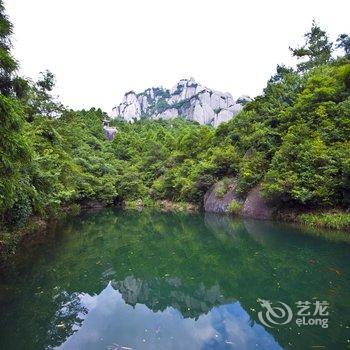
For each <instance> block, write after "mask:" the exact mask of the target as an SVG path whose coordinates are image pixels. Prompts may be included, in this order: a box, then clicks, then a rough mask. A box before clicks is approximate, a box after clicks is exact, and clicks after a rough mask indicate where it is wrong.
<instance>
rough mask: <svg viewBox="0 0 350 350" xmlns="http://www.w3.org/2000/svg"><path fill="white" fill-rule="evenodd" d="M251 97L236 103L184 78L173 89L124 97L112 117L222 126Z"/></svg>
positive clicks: (231, 98)
mask: <svg viewBox="0 0 350 350" xmlns="http://www.w3.org/2000/svg"><path fill="white" fill-rule="evenodd" d="M250 100H251V99H250V98H249V97H248V96H241V97H239V98H238V99H237V100H234V99H233V97H232V95H231V94H230V93H228V92H225V93H223V92H220V91H217V90H213V89H210V88H207V87H205V86H204V85H201V84H199V83H197V82H196V80H195V79H194V78H190V79H181V80H180V81H179V82H178V83H177V84H176V85H175V86H173V87H172V88H171V89H166V88H163V87H162V86H158V87H152V88H148V89H146V90H144V91H143V92H140V93H136V92H135V91H133V90H131V91H128V92H127V93H125V94H124V99H123V101H122V102H121V103H120V104H119V105H118V106H116V107H114V108H113V110H112V118H117V117H121V118H123V119H125V120H127V121H130V122H133V121H134V120H138V119H140V118H141V117H146V118H150V119H172V118H176V117H180V116H181V117H183V118H185V119H186V120H190V121H197V122H198V123H200V124H207V125H213V126H218V125H219V124H221V123H222V122H225V121H228V120H230V119H232V118H233V117H234V116H235V115H236V114H238V113H239V112H240V111H241V110H242V108H243V105H244V103H246V102H248V101H250Z"/></svg>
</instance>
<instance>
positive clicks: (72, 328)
mask: <svg viewBox="0 0 350 350" xmlns="http://www.w3.org/2000/svg"><path fill="white" fill-rule="evenodd" d="M349 248H350V245H349V244H348V243H346V242H336V241H335V242H332V241H329V240H326V239H322V238H317V237H314V236H311V235H309V234H305V232H302V231H301V230H300V229H297V228H294V227H292V226H288V225H282V224H276V223H272V222H266V221H250V220H249V221H242V220H233V219H230V218H227V217H223V216H216V215H208V214H167V213H158V212H148V211H143V212H141V213H138V212H127V211H124V212H123V211H115V210H103V211H101V212H98V213H88V214H87V213H86V214H83V215H81V216H79V217H75V218H73V219H72V218H71V219H69V220H66V222H64V223H61V224H60V225H59V226H58V227H56V228H55V229H52V230H51V232H50V234H49V235H48V236H46V237H43V238H42V242H38V241H36V245H33V246H32V247H27V248H26V249H24V250H23V252H22V253H21V257H20V259H21V260H20V261H16V263H15V264H13V265H11V266H9V267H8V268H7V269H6V270H5V271H2V272H1V275H0V349H6V350H11V349H26V350H27V349H35V350H37V349H74V350H79V349H82V350H89V349H106V350H107V349H152V350H153V349H186V350H187V349H238V350H245V349H268V350H274V349H297V350H301V349H337V350H338V349H347V348H349V349H350V254H349V251H350V250H349ZM259 299H264V300H269V301H271V302H273V303H276V302H278V301H281V302H283V303H285V304H287V305H288V306H289V307H290V309H291V311H292V313H293V316H292V319H291V321H290V322H288V323H286V324H274V325H273V327H272V328H270V327H269V326H270V325H272V324H271V323H268V321H266V320H267V318H266V315H267V314H266V312H264V313H262V316H263V320H265V323H266V324H264V323H263V322H262V321H261V320H260V319H259V317H258V314H259V312H263V311H264V310H265V309H264V308H263V307H262V305H261V304H260V303H259V302H258V300H259ZM298 301H310V302H311V303H312V304H311V307H310V309H309V310H311V311H312V312H314V311H315V306H314V305H313V304H314V303H316V302H317V301H327V302H328V303H329V308H328V311H329V315H328V316H327V319H328V324H329V327H328V328H322V327H321V326H320V325H313V326H311V325H302V326H300V327H299V326H297V325H296V323H295V320H296V318H297V317H298V316H297V315H296V314H297V311H298V310H300V309H298V308H297V306H296V304H295V303H296V302H298ZM272 305H273V306H276V305H277V304H272ZM279 305H280V306H281V304H279ZM283 310H284V309H283ZM283 310H282V311H283ZM273 311H275V312H277V316H278V317H279V316H281V317H280V318H277V319H276V318H275V319H274V320H275V321H276V322H277V323H283V322H284V321H285V319H283V317H282V316H283V315H282V311H281V314H278V312H279V311H278V310H277V309H273ZM324 311H325V310H324ZM325 312H326V311H325ZM288 315H289V314H287V316H288ZM270 316H271V317H272V314H270ZM311 317H312V315H311ZM315 317H317V315H316V316H315ZM309 318H310V317H309ZM309 318H308V317H307V319H309ZM322 318H325V316H323V317H322Z"/></svg>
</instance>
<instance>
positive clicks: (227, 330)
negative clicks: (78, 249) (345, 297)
mask: <svg viewBox="0 0 350 350" xmlns="http://www.w3.org/2000/svg"><path fill="white" fill-rule="evenodd" d="M113 285H119V286H123V287H122V288H123V291H122V292H120V291H118V289H114V287H113ZM126 285H127V286H129V288H132V290H133V291H132V292H131V293H132V294H131V295H130V294H125V286H126ZM137 285H138V283H137V281H136V280H135V279H134V278H133V277H132V276H129V277H128V278H127V280H126V281H123V282H119V283H114V284H112V283H109V284H108V285H107V287H106V288H105V289H104V290H103V291H102V292H101V293H100V294H99V295H94V296H90V295H89V294H81V295H80V296H79V299H80V304H81V308H82V309H86V310H87V313H83V314H80V315H79V317H81V318H83V319H84V322H83V323H82V326H81V328H79V330H78V331H77V332H76V333H74V334H73V335H71V336H70V337H69V338H68V339H67V340H66V341H65V342H64V343H63V344H62V345H61V346H59V347H58V349H119V348H123V347H124V349H125V348H132V349H179V348H181V349H189V350H190V349H226V348H227V349H241V350H245V349H253V348H257V349H271V350H273V349H281V347H280V346H279V345H278V344H277V342H276V341H275V340H274V339H273V337H272V336H271V335H270V334H269V333H267V332H266V331H265V330H264V328H263V327H262V326H260V325H257V324H251V320H250V317H249V315H248V314H247V313H246V312H245V311H244V309H243V308H242V306H241V305H240V303H239V302H234V303H230V304H223V305H220V306H217V307H212V308H211V310H210V312H208V310H206V306H205V307H204V311H205V312H204V313H203V314H202V315H201V316H199V317H197V319H194V318H185V317H183V315H182V314H181V312H179V310H178V309H177V308H174V307H171V306H169V307H167V308H166V309H165V310H163V311H153V310H152V309H149V308H148V307H147V306H146V305H144V304H142V303H137V302H136V301H135V297H136V298H138V296H139V295H140V293H141V291H142V290H143V292H145V290H144V289H142V288H141V289H140V288H138V287H137ZM215 289H216V288H214V290H215ZM129 290H130V289H129ZM141 294H142V293H141ZM146 294H147V292H146ZM214 294H215V292H214ZM125 298H126V301H127V302H125V300H124V299H125ZM144 298H145V296H142V297H140V299H144ZM146 298H147V297H146ZM209 298H210V296H209ZM130 301H131V304H129V302H130ZM180 302H183V299H182V298H180ZM212 302H214V299H213V300H212ZM133 303H134V304H133ZM186 305H188V308H189V309H190V308H194V309H197V310H198V301H197V300H195V299H192V300H191V299H190V298H188V299H187V300H186ZM65 307H66V306H65ZM130 332H132V334H130Z"/></svg>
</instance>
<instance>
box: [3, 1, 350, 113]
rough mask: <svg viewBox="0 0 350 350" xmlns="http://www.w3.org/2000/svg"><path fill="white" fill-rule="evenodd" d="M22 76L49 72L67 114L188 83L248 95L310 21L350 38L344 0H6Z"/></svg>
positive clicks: (286, 57) (349, 8) (349, 4)
mask: <svg viewBox="0 0 350 350" xmlns="http://www.w3.org/2000/svg"><path fill="white" fill-rule="evenodd" d="M4 2H5V6H6V9H7V13H8V14H9V16H10V19H11V21H12V22H13V24H14V32H15V35H14V40H13V43H14V54H15V57H16V58H17V59H18V60H19V62H20V65H21V73H22V74H24V75H26V76H28V77H31V78H34V79H35V78H36V77H37V75H38V73H39V72H40V71H43V70H45V69H49V70H51V71H52V72H53V73H55V74H56V78H57V93H58V94H59V95H60V98H61V100H62V102H63V103H64V104H66V105H68V106H69V107H72V108H89V107H91V106H96V107H101V108H103V109H104V110H105V111H106V112H110V111H111V109H112V107H113V106H114V105H116V104H118V103H119V102H120V101H121V99H122V97H123V95H124V92H126V91H129V90H135V91H142V90H144V89H145V88H147V87H151V86H159V85H162V86H164V87H172V86H173V85H175V83H176V82H177V81H178V80H180V79H181V78H189V77H191V76H193V77H194V78H195V79H196V80H197V81H198V82H200V83H202V84H203V85H206V86H208V87H210V88H214V89H217V90H220V91H224V92H225V91H228V92H231V93H232V95H233V96H234V97H238V96H239V95H242V94H248V95H250V96H255V95H257V94H259V93H260V92H261V90H262V88H263V87H264V86H265V82H266V80H267V79H268V78H269V77H270V76H271V74H272V73H273V72H274V69H275V67H276V64H277V63H281V62H284V63H287V64H293V62H294V60H292V59H291V58H290V53H289V50H288V46H290V45H291V46H295V45H298V44H301V43H302V42H303V34H304V33H305V32H306V31H307V30H308V29H309V28H310V26H311V21H312V19H313V18H315V19H316V20H317V21H318V22H319V23H320V24H321V26H322V27H324V28H325V29H326V30H327V31H328V33H329V34H330V37H331V39H335V37H336V36H337V35H338V34H339V33H343V32H346V33H349V32H350V1H349V0H332V1H322V0H294V1H281V0H279V1H277V0H276V1H273V0H264V1H262V0H256V1H252V0H251V1H234V0H212V1H206V0H176V1H175V0H174V1H168V0H99V1H96V0H30V1H29V0H5V1H4Z"/></svg>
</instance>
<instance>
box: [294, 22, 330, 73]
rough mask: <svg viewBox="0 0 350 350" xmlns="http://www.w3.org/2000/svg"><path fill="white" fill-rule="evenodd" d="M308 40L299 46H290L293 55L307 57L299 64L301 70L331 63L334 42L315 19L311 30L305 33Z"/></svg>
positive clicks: (300, 57) (299, 57)
mask: <svg viewBox="0 0 350 350" xmlns="http://www.w3.org/2000/svg"><path fill="white" fill-rule="evenodd" d="M305 38H306V42H305V44H304V46H302V47H299V48H295V49H293V48H290V50H291V51H292V54H293V56H295V57H297V58H298V59H302V58H307V60H306V61H304V62H301V63H299V64H298V69H299V71H301V72H303V71H306V70H309V69H311V68H314V67H316V66H319V65H321V64H326V63H329V62H330V60H331V57H332V51H333V44H332V43H331V42H330V41H329V39H328V36H327V33H326V32H325V31H324V30H322V29H321V28H320V27H319V26H318V25H317V23H316V22H315V21H313V22H312V26H311V30H310V32H308V33H306V34H305Z"/></svg>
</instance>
